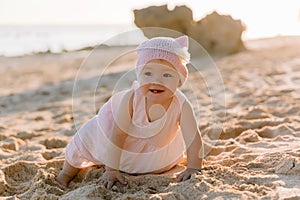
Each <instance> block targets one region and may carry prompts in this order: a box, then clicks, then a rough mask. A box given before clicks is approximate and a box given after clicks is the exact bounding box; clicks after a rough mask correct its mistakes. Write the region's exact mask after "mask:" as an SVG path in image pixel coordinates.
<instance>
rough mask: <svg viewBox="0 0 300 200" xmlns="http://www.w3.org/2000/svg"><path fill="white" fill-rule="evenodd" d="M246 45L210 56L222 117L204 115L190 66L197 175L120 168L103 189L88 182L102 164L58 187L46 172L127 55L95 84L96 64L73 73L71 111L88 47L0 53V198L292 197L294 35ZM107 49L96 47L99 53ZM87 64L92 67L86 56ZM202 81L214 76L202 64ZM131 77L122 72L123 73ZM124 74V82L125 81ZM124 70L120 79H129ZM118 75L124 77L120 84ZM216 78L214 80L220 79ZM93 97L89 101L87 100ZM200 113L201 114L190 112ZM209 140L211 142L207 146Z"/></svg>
mask: <svg viewBox="0 0 300 200" xmlns="http://www.w3.org/2000/svg"><path fill="white" fill-rule="evenodd" d="M247 45H248V48H249V49H250V50H248V51H244V52H241V53H238V54H235V55H232V56H227V57H223V58H220V59H218V60H217V62H216V63H217V66H218V67H219V70H220V72H221V75H222V78H223V81H224V87H225V95H226V108H227V110H226V111H227V113H226V120H225V122H224V124H223V126H222V127H221V128H222V132H221V134H220V135H218V134H216V132H217V130H219V128H220V127H216V126H213V125H211V124H210V114H211V113H212V111H214V113H216V117H217V118H218V117H219V118H222V117H224V114H223V113H222V111H221V110H219V109H221V108H220V107H213V106H212V105H211V102H210V96H209V93H208V92H207V91H206V89H205V84H204V81H203V80H202V79H201V77H199V76H197V75H196V74H195V73H191V75H190V78H189V79H190V80H191V81H190V82H189V83H190V84H191V86H192V87H193V88H195V90H194V91H191V90H190V89H189V88H187V87H186V88H183V91H184V92H185V93H186V94H187V95H188V96H189V95H190V94H193V95H194V96H196V97H197V99H198V103H199V105H200V109H199V110H197V112H196V114H197V116H198V117H199V127H200V129H201V132H202V135H203V139H204V143H205V149H206V151H207V153H208V151H209V153H208V155H207V156H206V158H205V163H204V170H203V174H202V175H197V176H193V177H192V178H191V179H190V180H188V181H185V182H181V183H176V182H175V181H174V179H173V172H178V171H181V170H182V169H183V168H184V166H178V167H176V168H175V169H173V171H171V172H168V173H166V174H161V175H143V176H127V179H128V182H129V184H128V185H127V186H121V185H120V184H117V185H116V186H115V187H114V188H113V190H112V191H108V190H106V189H105V188H103V187H102V186H101V185H99V184H98V181H97V180H98V178H99V177H100V176H101V175H102V173H103V171H104V169H103V167H91V168H88V169H85V170H82V171H81V172H80V173H79V175H78V176H77V177H76V178H75V179H74V180H73V181H72V182H71V184H70V188H69V189H67V190H64V189H63V188H62V187H60V186H59V185H58V184H57V182H56V181H55V177H56V175H57V174H58V172H59V171H60V169H61V167H62V164H63V161H64V150H65V146H66V145H67V143H68V142H69V141H70V139H71V138H72V136H73V135H74V133H75V129H76V126H75V124H74V122H73V120H75V121H76V124H77V125H80V124H82V123H83V122H84V121H85V120H87V119H88V118H89V117H91V116H92V115H93V114H94V113H95V109H98V108H99V107H100V106H101V105H102V104H103V103H104V102H105V101H106V100H107V99H108V98H109V97H110V95H111V91H112V90H113V86H114V84H115V83H114V82H115V81H116V80H118V79H119V78H120V75H122V73H124V72H126V70H128V69H130V68H131V67H133V65H134V61H135V60H134V59H135V55H132V56H129V57H128V58H126V59H121V60H119V61H117V62H115V63H114V64H113V65H114V67H112V68H110V70H109V71H108V72H107V73H106V74H104V75H103V76H102V78H103V79H102V80H101V83H102V85H101V87H98V88H97V89H96V91H94V90H95V88H93V85H95V83H97V81H98V76H97V73H98V71H95V70H93V69H94V68H91V69H87V70H85V72H84V73H82V77H81V78H82V80H81V82H80V84H79V86H80V87H78V88H77V89H78V91H79V92H78V94H81V96H80V98H76V99H75V101H74V104H75V105H77V107H76V109H75V111H76V112H75V113H74V115H73V112H72V89H73V84H74V79H75V77H76V73H77V72H78V70H79V67H80V65H81V63H82V61H83V60H84V58H85V57H86V56H87V55H88V53H89V52H85V51H82V52H73V53H65V54H59V55H54V54H45V55H33V56H25V57H18V58H3V57H1V58H0V65H1V66H0V73H1V82H0V85H1V90H0V115H1V117H0V167H1V168H0V198H1V199H215V198H216V199H260V198H261V199H300V38H299V37H289V38H273V39H266V40H259V41H251V42H248V43H247ZM112 51H114V52H116V51H117V52H118V51H120V49H119V48H113V49H111V50H107V49H102V50H99V53H106V54H107V55H109V54H110V53H111V52H112ZM91 64H93V65H94V66H101V65H103V62H102V63H101V60H100V59H99V57H98V59H97V58H94V60H92V62H91ZM203 70H204V73H203V74H205V75H206V77H205V79H206V80H208V79H209V80H212V82H213V80H214V77H213V76H212V75H211V74H210V69H209V68H207V69H203ZM130 77H131V76H130ZM125 82H126V81H125ZM130 82H131V78H128V80H127V83H126V84H127V86H130ZM126 84H125V85H126ZM220 87H221V86H220ZM94 94H96V95H95V100H96V102H97V104H96V108H94V107H93V106H94V105H95V104H93V101H94V99H93V98H94V96H93V95H94ZM200 116H201V118H200ZM213 144H215V145H213Z"/></svg>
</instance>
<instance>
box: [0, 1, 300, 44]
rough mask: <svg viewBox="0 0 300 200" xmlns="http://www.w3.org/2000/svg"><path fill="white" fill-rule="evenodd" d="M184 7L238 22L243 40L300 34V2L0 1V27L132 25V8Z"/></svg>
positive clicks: (196, 14) (196, 16)
mask: <svg viewBox="0 0 300 200" xmlns="http://www.w3.org/2000/svg"><path fill="white" fill-rule="evenodd" d="M164 4H168V7H169V8H170V9H173V8H174V7H175V6H176V5H186V6H188V7H189V8H191V9H192V11H193V15H194V20H200V19H201V18H203V17H205V15H207V14H209V13H211V12H213V11H217V12H218V13H219V14H226V15H231V16H232V17H233V18H234V19H240V20H241V21H242V22H243V23H244V24H245V25H246V26H247V30H246V32H245V35H246V38H259V37H272V36H277V35H300V0H186V1H182V0H173V1H167V0H147V1H146V0H144V1H143V0H0V26H1V25H6V26H7V25H117V24H125V25H134V22H133V21H134V16H133V12H132V10H133V9H141V8H145V7H148V6H151V5H164Z"/></svg>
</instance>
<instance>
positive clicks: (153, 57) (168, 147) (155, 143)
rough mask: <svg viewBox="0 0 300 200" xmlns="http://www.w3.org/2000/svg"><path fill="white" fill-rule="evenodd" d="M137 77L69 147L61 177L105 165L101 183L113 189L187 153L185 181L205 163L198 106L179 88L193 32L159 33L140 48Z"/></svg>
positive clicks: (61, 179)
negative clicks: (174, 35)
mask: <svg viewBox="0 0 300 200" xmlns="http://www.w3.org/2000/svg"><path fill="white" fill-rule="evenodd" d="M137 53H138V61H137V64H136V75H137V81H134V83H133V86H132V88H131V89H128V90H124V91H121V92H118V93H116V94H114V95H113V96H112V97H111V98H110V100H109V101H108V102H106V103H105V104H104V105H103V107H102V108H101V109H100V110H99V112H98V114H97V115H96V116H94V117H93V118H92V119H90V120H89V121H87V122H86V123H85V124H84V125H83V126H82V127H81V128H80V130H79V131H78V132H77V134H76V135H75V136H74V138H73V139H72V140H71V142H70V144H69V145H68V146H67V147H66V152H65V158H66V161H65V163H64V166H63V169H62V171H61V172H60V173H59V175H58V177H57V181H58V182H59V183H61V184H62V185H64V186H67V185H68V183H69V182H70V181H71V180H72V179H73V178H74V177H75V176H76V174H77V173H78V172H79V170H80V169H82V168H86V167H89V166H92V165H105V172H104V174H103V175H102V177H101V178H100V183H101V184H103V185H104V186H105V187H106V188H108V189H110V188H111V187H112V186H113V185H114V183H115V182H116V181H119V182H120V183H121V184H127V183H126V181H125V177H124V174H125V173H128V174H136V175H138V174H146V173H162V172H165V171H168V170H170V169H171V168H172V167H174V166H175V165H176V164H178V163H180V162H181V161H182V159H183V158H184V157H185V156H186V157H187V168H186V169H185V170H184V171H183V172H181V173H180V174H179V175H177V181H184V180H187V179H189V178H190V177H191V175H192V174H198V173H200V170H201V168H202V153H203V149H202V139H201V135H200V132H199V130H198V127H197V122H196V119H195V116H194V112H193V109H192V106H191V104H190V102H189V101H188V99H187V98H186V97H185V95H184V94H183V93H182V92H181V91H180V90H179V88H180V87H181V86H182V85H183V84H184V82H185V81H186V80H187V77H188V70H187V67H186V64H187V63H188V62H189V59H190V54H189V53H188V37H187V36H181V37H178V38H170V37H156V38H152V39H150V40H148V41H146V42H143V43H142V44H140V45H139V46H138V48H137Z"/></svg>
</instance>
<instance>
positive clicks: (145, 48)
mask: <svg viewBox="0 0 300 200" xmlns="http://www.w3.org/2000/svg"><path fill="white" fill-rule="evenodd" d="M136 50H137V53H138V55H139V58H138V60H137V64H136V73H137V76H139V75H140V73H141V72H142V71H143V68H144V66H145V64H146V63H148V62H149V61H150V60H154V59H163V60H166V61H168V62H169V63H171V64H172V65H173V66H174V68H175V69H176V70H177V72H178V74H179V76H180V82H181V85H183V84H184V82H185V81H186V80H187V78H188V69H187V67H186V64H188V63H189V62H190V54H189V52H188V37H187V36H181V37H178V38H171V37H155V38H152V39H150V40H147V41H145V42H143V43H142V44H140V45H139V46H138V47H137V49H136Z"/></svg>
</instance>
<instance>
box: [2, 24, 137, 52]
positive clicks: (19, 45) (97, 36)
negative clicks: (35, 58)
mask: <svg viewBox="0 0 300 200" xmlns="http://www.w3.org/2000/svg"><path fill="white" fill-rule="evenodd" d="M133 30H134V31H135V33H137V32H139V31H137V30H138V29H137V28H136V27H130V26H123V25H120V26H116V25H114V26H2V27H1V26H0V55H1V56H21V55H27V54H34V53H41V52H48V51H49V52H53V53H60V52H63V51H72V50H77V49H81V48H85V47H90V46H96V45H99V44H102V43H103V42H105V41H107V40H109V41H110V43H111V45H135V44H137V40H136V34H133V35H130V34H124V32H128V31H129V32H130V31H133ZM138 34H140V36H141V35H142V33H141V32H140V33H138ZM120 35H121V37H119V36H120Z"/></svg>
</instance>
